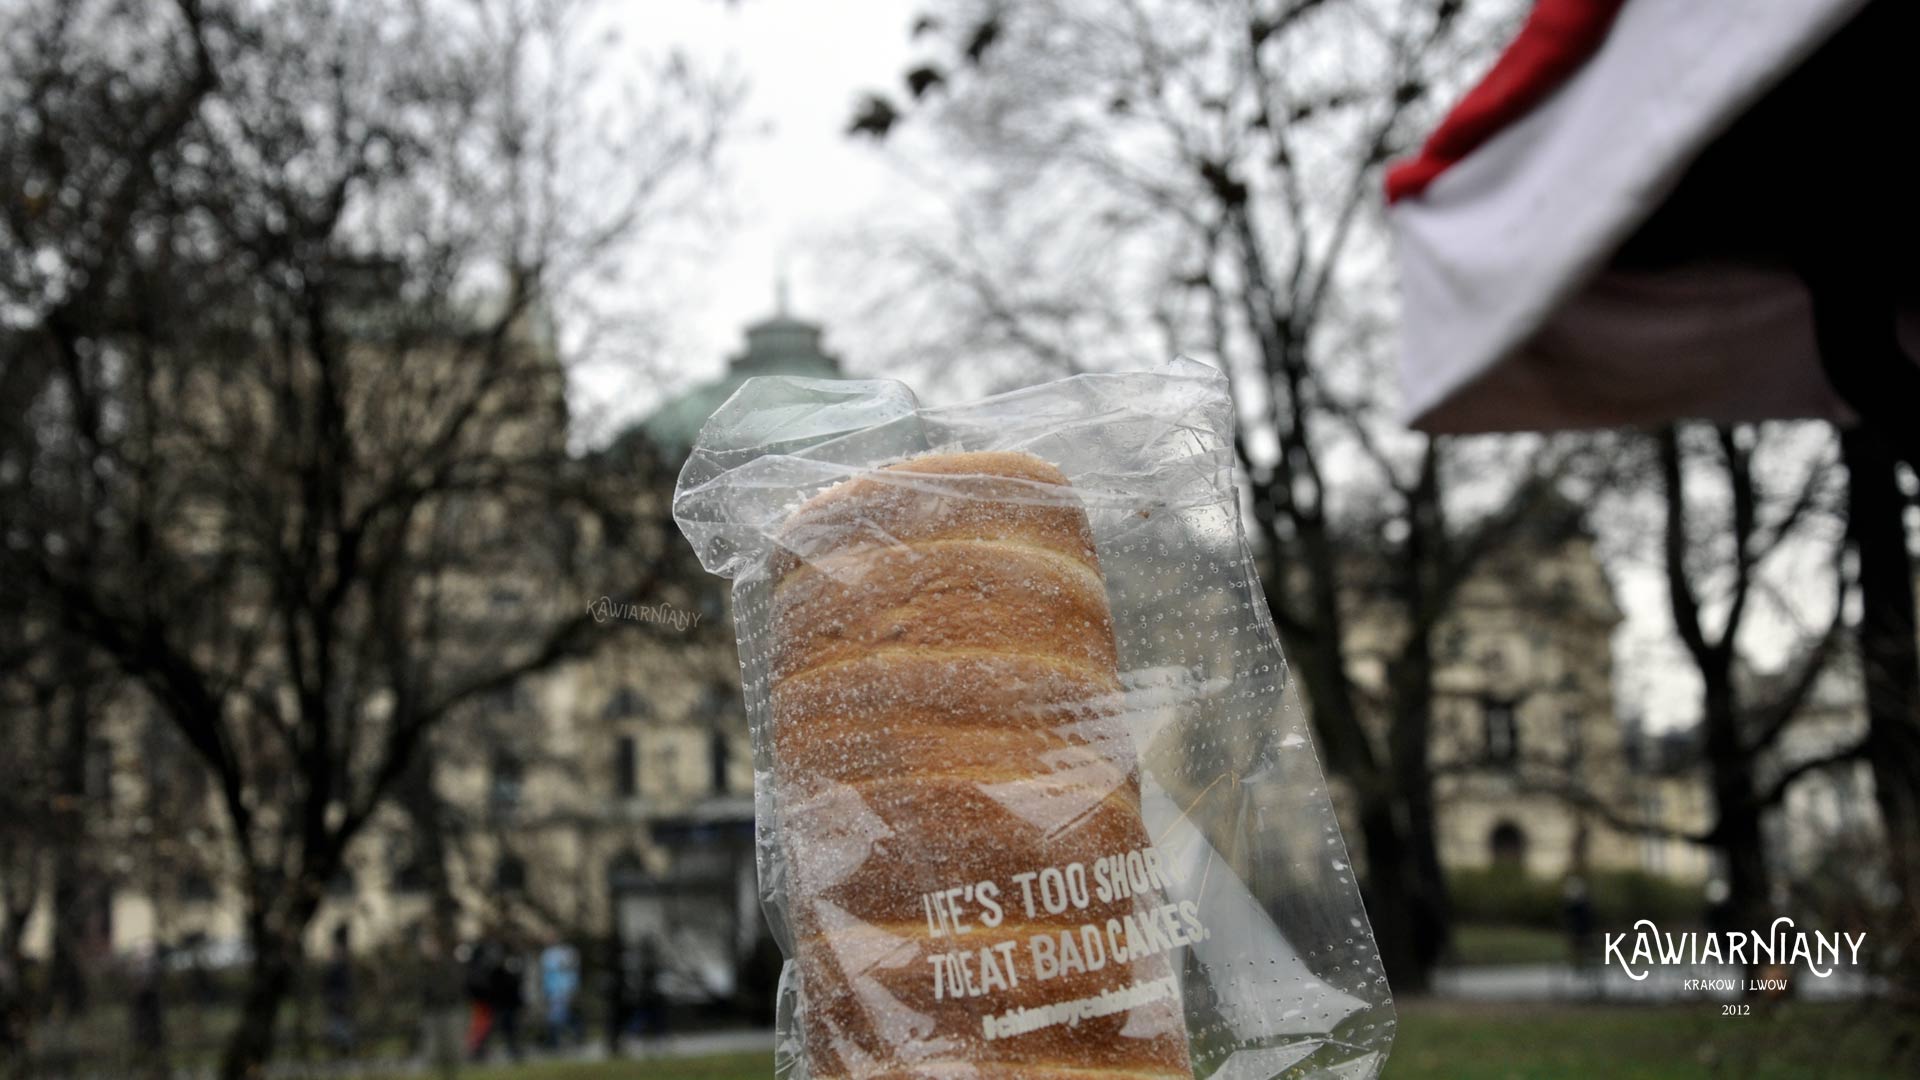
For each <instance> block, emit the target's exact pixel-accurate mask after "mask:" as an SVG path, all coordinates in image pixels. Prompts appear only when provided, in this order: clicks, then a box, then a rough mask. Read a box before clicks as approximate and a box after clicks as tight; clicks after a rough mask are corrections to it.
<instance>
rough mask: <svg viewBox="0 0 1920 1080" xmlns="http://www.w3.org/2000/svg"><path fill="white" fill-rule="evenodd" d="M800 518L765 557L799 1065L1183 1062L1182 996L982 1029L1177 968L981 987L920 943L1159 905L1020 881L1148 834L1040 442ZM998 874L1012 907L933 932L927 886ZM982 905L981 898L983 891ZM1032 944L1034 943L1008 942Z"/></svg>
mask: <svg viewBox="0 0 1920 1080" xmlns="http://www.w3.org/2000/svg"><path fill="white" fill-rule="evenodd" d="M883 471H886V472H896V473H910V474H916V475H923V476H926V477H928V478H929V479H928V480H927V481H926V482H925V483H920V482H914V481H909V482H904V483H903V482H898V481H895V480H892V479H890V478H885V477H863V478H860V479H856V480H853V481H850V482H848V483H845V484H842V485H840V486H838V487H835V488H833V489H831V490H829V491H827V492H826V493H824V494H822V495H820V496H819V497H817V498H815V499H814V500H812V501H811V502H809V503H807V504H806V505H804V506H802V507H801V508H800V509H799V510H798V511H796V512H795V513H794V515H793V516H792V518H790V519H789V521H788V522H787V524H786V526H785V527H784V529H783V531H782V535H781V547H780V550H779V553H778V554H777V555H776V556H775V557H774V559H773V560H772V562H771V564H770V568H769V569H770V573H771V574H772V580H773V604H772V607H773V612H772V625H773V632H774V637H773V648H772V665H771V666H772V725H771V727H772V738H773V749H774V785H775V796H776V799H777V802H778V804H779V807H780V813H781V818H782V829H783V836H782V845H783V848H784V850H785V854H786V863H787V869H788V874H789V875H790V876H789V881H788V882H787V886H786V889H787V895H788V900H789V917H790V919H791V920H792V927H793V932H794V940H795V947H796V948H795V951H796V957H797V961H798V966H799V969H800V981H801V994H802V1003H801V1007H802V1010H803V1013H802V1022H803V1028H804V1032H805V1038H806V1046H807V1052H808V1063H809V1066H810V1068H811V1070H812V1072H813V1075H815V1076H816V1077H821V1078H823V1080H824V1078H840V1077H846V1078H849V1080H851V1078H854V1077H859V1078H861V1080H881V1078H887V1080H935V1078H953V1080H959V1078H961V1077H965V1078H968V1080H1013V1078H1016V1077H1017V1078H1020V1080H1088V1078H1090V1077H1096V1076H1099V1077H1138V1078H1142V1080H1144V1078H1148V1077H1152V1078H1166V1080H1172V1078H1188V1077H1191V1075H1192V1073H1191V1069H1190V1067H1189V1065H1188V1055H1187V1039H1186V1030H1185V1022H1184V1018H1183V1017H1182V1015H1181V1009H1180V1005H1179V1002H1178V1001H1177V1000H1167V999H1162V1000H1159V1001H1155V1002H1153V1003H1150V1004H1147V1005H1142V1006H1139V1007H1137V1008H1134V1009H1132V1010H1130V1011H1127V1012H1120V1013H1116V1014H1114V1015H1111V1016H1106V1017H1088V1018H1084V1019H1082V1020H1080V1021H1079V1022H1077V1023H1074V1024H1071V1025H1069V1024H1054V1025H1049V1026H1044V1027H1038V1028H1036V1029H1034V1030H1032V1031H1029V1032H1025V1033H1023V1034H1019V1035H1012V1036H1008V1037H1004V1038H996V1039H988V1038H986V1037H985V1034H984V1027H983V1017H986V1016H992V1015H1001V1014H1004V1013H1005V1012H1006V1011H1007V1010H1010V1009H1017V1008H1023V1007H1024V1008H1034V1007H1040V1006H1045V1005H1049V1004H1054V1003H1058V1002H1063V1001H1070V1000H1078V999H1082V998H1088V997H1096V996H1098V995H1099V994H1101V993H1103V992H1118V991H1121V990H1125V989H1127V988H1129V987H1133V986H1136V985H1139V984H1142V983H1152V982H1154V981H1156V980H1160V979H1164V978H1166V977H1168V976H1169V975H1170V974H1171V972H1172V969H1171V967H1170V965H1169V964H1168V961H1167V957H1166V955H1165V954H1158V955H1153V956H1148V957H1145V958H1142V959H1137V960H1132V961H1124V962H1123V961H1121V960H1119V959H1117V958H1116V959H1115V960H1113V961H1112V962H1109V963H1106V964H1104V965H1103V966H1101V967H1100V968H1099V969H1098V970H1088V971H1075V972H1072V973H1067V974H1062V975H1060V976H1058V977H1057V978H1054V979H1049V980H1045V981H1042V980H1040V979H1038V978H1036V977H1034V975H1033V973H1032V972H1031V971H1029V970H1026V969H1025V968H1024V966H1023V968H1022V972H1023V975H1024V977H1023V978H1022V979H1021V980H1020V982H1019V984H1018V985H1017V986H1013V987H1007V988H998V989H995V990H994V991H993V992H991V993H989V994H984V995H981V996H977V997H973V998H966V997H964V996H963V997H961V998H958V999H956V998H953V997H950V996H941V997H937V996H936V994H935V990H934V979H933V978H932V975H931V972H932V968H933V961H932V958H933V957H934V956H936V955H938V954H945V953H946V952H948V951H949V950H952V949H954V948H955V947H956V945H958V946H960V947H961V948H962V949H963V950H968V949H970V950H975V951H976V952H977V950H979V949H980V948H983V947H993V946H994V945H996V944H999V943H1002V942H1004V943H1009V947H1011V948H1012V949H1013V950H1014V951H1015V952H1016V953H1017V952H1018V951H1019V950H1020V949H1022V948H1024V947H1025V946H1026V944H1027V943H1028V942H1030V941H1031V939H1032V938H1033V937H1034V935H1036V934H1059V933H1061V932H1074V931H1075V930H1076V928H1078V927H1080V926H1083V925H1087V924H1094V925H1104V924H1105V922H1106V920H1108V919H1109V918H1121V917H1123V916H1125V915H1127V914H1130V913H1135V912H1137V911H1139V910H1142V909H1143V908H1145V907H1151V906H1153V905H1154V904H1157V903H1160V902H1163V898H1160V897H1158V896H1157V895H1149V896H1145V897H1124V898H1123V897H1114V898H1111V899H1110V900H1109V901H1107V902H1105V903H1101V902H1098V901H1095V902H1093V903H1092V904H1091V905H1090V906H1089V907H1088V908H1085V909H1076V908H1072V907H1069V908H1068V909H1067V910H1066V911H1064V912H1061V913H1058V914H1049V913H1047V912H1046V911H1045V910H1044V908H1041V907H1036V909H1035V910H1034V911H1033V912H1031V913H1029V912H1028V911H1026V910H1025V907H1024V903H1023V901H1022V899H1021V897H1020V894H1019V892H1018V891H1017V890H1016V889H1015V888H1014V887H1013V885H1012V879H1013V877H1014V875H1016V874H1018V873H1021V872H1023V871H1036V870H1039V869H1042V868H1046V867H1061V866H1065V865H1067V864H1070V863H1074V862H1080V863H1083V864H1086V865H1088V866H1091V865H1092V864H1093V863H1094V861H1095V860H1097V859H1100V858H1102V857H1106V856H1112V855H1115V854H1119V853H1124V852H1127V851H1132V850H1135V849H1139V848H1143V847H1146V846H1147V845H1148V844H1149V843H1150V839H1149V838H1148V836H1147V834H1146V830H1145V827H1144V825H1143V824H1142V822H1141V818H1140V807H1139V800H1140V790H1139V779H1138V775H1137V772H1136V771H1135V770H1136V768H1137V766H1136V759H1135V756H1134V750H1133V747H1132V743H1131V740H1130V739H1129V737H1128V735H1127V732H1126V731H1125V729H1124V726H1123V725H1122V723H1121V721H1120V720H1119V718H1118V717H1117V715H1116V713H1117V709H1118V693H1119V689H1120V683H1119V678H1118V663H1117V657H1116V653H1115V648H1114V636H1113V622H1112V616H1111V612H1110V610H1109V607H1108V602H1107V595H1106V589H1105V586H1104V583H1103V580H1102V578H1101V575H1100V564H1099V559H1098V557H1097V556H1096V554H1095V552H1094V547H1093V538H1092V533H1091V530H1090V529H1089V527H1088V524H1087V519H1086V515H1085V512H1084V511H1083V510H1082V509H1081V508H1080V507H1079V506H1078V505H1077V504H1076V503H1074V502H1073V501H1072V499H1071V497H1070V496H1068V495H1066V494H1065V489H1066V488H1067V486H1068V485H1067V481H1066V478H1065V477H1064V476H1063V475H1062V474H1061V473H1060V472H1059V470H1057V469H1055V468H1054V467H1053V466H1051V465H1048V464H1047V463H1045V462H1043V461H1041V460H1040V459H1038V458H1035V457H1032V456H1030V455H1026V454H1013V453H983V454H938V455H930V456H926V457H921V458H916V459H913V460H910V461H906V462H903V463H901V464H899V465H896V466H893V467H892V468H891V469H889V470H883ZM982 881H993V882H995V883H997V884H998V886H999V887H1000V888H1002V889H1003V890H1008V891H1006V892H1003V893H1002V894H1001V895H1000V897H999V900H1000V902H1001V904H1002V905H1003V911H1004V917H1003V920H1002V921H1001V922H1000V925H998V926H987V925H983V924H980V923H974V924H972V925H971V926H970V932H969V933H967V934H964V935H954V934H952V933H950V932H939V931H936V930H935V928H934V927H933V925H931V923H930V921H929V912H928V910H927V908H926V905H925V896H926V894H928V893H931V892H935V891H938V890H942V889H947V888H952V887H955V886H959V885H967V884H973V883H977V882H982ZM975 914H976V916H977V915H978V914H979V912H978V909H976V911H975ZM1018 963H1019V964H1021V965H1025V964H1026V963H1027V959H1026V957H1025V956H1020V958H1019V960H1018Z"/></svg>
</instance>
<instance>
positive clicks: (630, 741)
mask: <svg viewBox="0 0 1920 1080" xmlns="http://www.w3.org/2000/svg"><path fill="white" fill-rule="evenodd" d="M613 790H614V792H615V793H616V794H618V795H619V796H620V797H621V798H623V799H631V798H633V797H634V796H635V795H638V794H640V740H639V739H636V738H634V737H633V736H631V735H622V736H620V738H619V740H618V741H617V742H616V743H615V744H614V748H613Z"/></svg>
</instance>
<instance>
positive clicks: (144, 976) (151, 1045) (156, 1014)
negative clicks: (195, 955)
mask: <svg viewBox="0 0 1920 1080" xmlns="http://www.w3.org/2000/svg"><path fill="white" fill-rule="evenodd" d="M166 959H167V957H166V950H165V948H164V947H163V946H160V945H158V944H156V945H154V946H153V947H152V948H151V949H149V950H148V951H147V952H146V954H145V955H143V956H142V957H141V958H140V960H139V968H138V970H137V971H136V972H135V983H134V990H133V1002H132V1005H131V1007H130V1008H129V1009H128V1015H129V1018H130V1019H131V1020H132V1022H133V1049H134V1052H135V1054H137V1055H138V1061H139V1062H140V1067H141V1068H142V1070H143V1071H144V1073H145V1074H146V1075H148V1076H154V1077H164V1076H166V1075H167V1065H166V1057H167V1031H166V1015H165V1013H166V1005H165V999H164V998H163V997H162V996H161V995H162V993H163V992H164V989H165V987H164V985H163V984H164V978H163V977H164V975H165V974H166Z"/></svg>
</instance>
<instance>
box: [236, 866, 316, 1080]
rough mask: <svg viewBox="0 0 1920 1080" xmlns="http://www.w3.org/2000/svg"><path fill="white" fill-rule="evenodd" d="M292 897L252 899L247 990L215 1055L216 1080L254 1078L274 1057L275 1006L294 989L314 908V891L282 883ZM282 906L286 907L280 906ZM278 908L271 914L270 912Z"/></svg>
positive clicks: (253, 1079) (259, 1074)
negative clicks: (218, 1054) (217, 1059)
mask: <svg viewBox="0 0 1920 1080" xmlns="http://www.w3.org/2000/svg"><path fill="white" fill-rule="evenodd" d="M285 888H286V889H288V890H289V891H290V894H291V895H292V897H293V899H291V900H286V899H283V898H281V897H266V898H262V899H258V900H256V901H254V903H255V912H254V914H252V915H251V916H250V917H249V918H248V932H247V938H248V943H249V944H250V945H251V946H252V947H253V962H252V963H251V964H250V965H248V968H247V988H246V993H245V995H244V996H243V997H242V998H241V1003H240V1017H239V1020H238V1022H237V1023H236V1025H235V1027H234V1029H233V1034H232V1035H230V1036H228V1038H227V1045H226V1049H225V1050H224V1051H222V1053H221V1057H220V1080H259V1077H261V1076H263V1075H264V1074H265V1072H266V1066H267V1062H268V1061H270V1060H272V1058H273V1050H274V1043H275V1038H276V1036H277V1035H278V1024H279V1019H280V1008H281V1006H282V1005H284V1004H285V1003H286V1000H287V997H288V995H289V994H290V993H291V992H292V990H293V981H294V978H295V976H297V975H298V974H299V971H300V962H301V959H302V956H303V953H304V951H305V943H304V942H303V940H302V936H303V935H304V934H305V932H306V929H307V924H308V923H309V922H311V921H312V919H313V913H314V911H315V910H317V909H318V906H319V901H318V897H319V895H320V893H321V890H320V889H319V888H302V887H301V883H299V882H292V881H289V882H286V883H285ZM282 905H285V906H284V907H282ZM276 907H280V908H281V909H280V910H278V911H276V910H275V908H276Z"/></svg>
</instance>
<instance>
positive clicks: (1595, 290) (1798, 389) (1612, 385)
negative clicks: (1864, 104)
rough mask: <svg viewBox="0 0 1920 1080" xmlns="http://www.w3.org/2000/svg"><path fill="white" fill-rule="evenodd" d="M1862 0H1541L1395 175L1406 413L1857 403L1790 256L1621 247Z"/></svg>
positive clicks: (1490, 427) (1553, 416)
mask: <svg viewBox="0 0 1920 1080" xmlns="http://www.w3.org/2000/svg"><path fill="white" fill-rule="evenodd" d="M1865 4H1866V0H1767V2H1766V3H1753V2H1749V0H1540V3H1539V4H1538V5H1537V6H1536V8H1535V10H1534V12H1533V15H1532V16H1531V18H1530V19H1529V20H1528V22H1527V24H1526V26H1525V27H1524V28H1523V30H1522V31H1521V33H1520V35H1519V37H1518V38H1517V39H1516V40H1515V41H1514V43H1513V45H1512V46H1511V47H1510V48H1509V49H1508V51H1507V52H1506V54H1505V55H1503V56H1502V58H1501V59H1500V61H1499V62H1498V63H1497V64H1496V65H1495V67H1494V68H1493V69H1492V71H1491V72H1490V73H1489V74H1488V76H1487V77H1486V79H1484V80H1483V81H1482V83H1481V84H1480V85H1479V86H1478V87H1476V88H1475V89H1474V91H1473V92H1472V93H1470V94H1469V95H1468V96H1467V98H1466V99H1465V100H1464V101H1463V102H1462V103H1461V105H1460V107H1459V108H1457V109H1456V110H1455V111H1454V112H1453V113H1452V114H1451V115H1450V116H1449V117H1448V118H1447V120H1446V122H1445V123H1444V124H1442V126H1441V127H1440V128H1439V129H1438V130H1437V131H1436V132H1435V133H1434V136H1433V138H1432V139H1430V140H1429V141H1428V143H1427V145H1426V147H1425V148H1423V150H1422V151H1421V153H1420V155H1419V156H1418V157H1416V158H1415V159H1413V160H1411V161H1409V162H1406V163H1404V164H1402V165H1400V166H1398V167H1396V168H1395V169H1394V170H1393V171H1392V172H1391V173H1390V174H1389V178H1388V198H1389V200H1390V202H1391V204H1392V205H1391V208H1390V211H1389V220H1390V221H1391V223H1392V226H1393V230H1394V234H1395V240H1396V243H1397V247H1398V253H1399V262H1400V276H1401V289H1402V294H1403V298H1404V307H1403V320H1404V322H1403V326H1404V329H1403V335H1402V337H1403V342H1404V344H1403V347H1402V348H1403V351H1402V356H1401V372H1402V379H1403V386H1404V389H1405V399H1404V401H1405V404H1404V408H1405V413H1406V417H1407V419H1408V421H1409V422H1410V423H1411V424H1413V426H1415V427H1418V428H1422V429H1425V430H1428V431H1433V432H1475V431H1515V430H1556V429H1573V428H1586V427H1603V426H1614V425H1622V424H1637V423H1649V422H1656V421H1661V420H1669V419H1675V418H1680V417H1702V418H1707V419H1719V420H1728V421H1738V420H1758V419H1764V418H1773V417H1822V418H1827V419H1835V420H1845V419H1848V418H1849V413H1848V411H1847V410H1846V408H1845V407H1844V405H1842V404H1841V402H1840V400H1839V399H1838V398H1837V397H1836V396H1835V394H1834V392H1833V390H1832V388H1831V387H1830V386H1829V385H1828V383H1827V380H1826V378H1825V377H1824V375H1823V374H1822V373H1821V368H1820V363H1819V357H1818V354H1817V352H1816V350H1815V347H1814V338H1813V329H1812V320H1811V315H1810V309H1809V305H1808V302H1807V297H1806V293H1805V290H1804V289H1803V288H1802V287H1801V286H1800V284H1799V282H1798V281H1797V280H1796V279H1795V278H1793V277H1792V276H1791V275H1789V274H1787V273H1786V272H1785V271H1773V270H1765V269H1761V268H1757V267H1744V268H1743V267H1735V266H1725V265H1717V266H1716V265H1689V266H1682V267H1679V268H1676V269H1674V270H1670V271H1661V272H1657V273H1654V272H1636V273H1633V274H1626V273H1621V272H1617V271H1610V270H1608V269H1607V261H1608V259H1609V257H1610V256H1611V255H1612V253H1613V252H1615V251H1616V250H1617V249H1618V248H1619V247H1620V244H1621V243H1622V241H1624V240H1625V239H1626V238H1627V237H1628V236H1629V235H1631V234H1632V233H1633V231H1634V230H1635V229H1636V228H1637V227H1638V226H1639V225H1640V224H1641V223H1642V222H1644V221H1645V220H1646V219H1647V217H1648V216H1649V215H1650V214H1651V213H1652V212H1653V211H1654V210H1655V208H1657V207H1658V206H1659V205H1660V203H1661V201H1662V199H1663V198H1664V197H1665V195H1666V194H1667V193H1668V192H1669V191H1670V190H1671V189H1672V188H1673V185H1674V184H1675V183H1677V182H1678V181H1679V179H1680V177H1681V176H1682V175H1683V174H1684V173H1685V171H1686V169H1687V167H1688V165H1689V164H1690V163H1691V162H1692V161H1693V160H1694V159H1695V158H1696V157H1698V155H1699V154H1700V152H1701V151H1702V149H1703V148H1705V147H1706V146H1707V145H1708V144H1709V143H1710V142H1711V141H1712V140H1713V139H1714V138H1715V137H1716V136H1717V135H1718V134H1719V133H1720V132H1722V131H1723V130H1725V129H1726V127H1727V126H1728V125H1729V124H1731V123H1732V122H1733V121H1734V120H1735V119H1736V118H1737V117H1739V116H1740V115H1741V114H1742V113H1743V112H1744V111H1745V110H1746V109H1748V108H1750V107H1751V106H1752V104H1753V103H1754V102H1755V101H1756V100H1757V99H1758V98H1759V97H1760V96H1761V95H1763V94H1764V93H1765V92H1766V91H1767V90H1768V89H1769V88H1771V87H1772V86H1774V85H1775V84H1776V83H1777V82H1778V81H1779V80H1780V79H1781V78H1782V77H1784V76H1785V75H1786V74H1787V73H1788V72H1790V71H1792V70H1793V69H1794V68H1795V66H1796V65H1798V64H1799V63H1800V62H1801V61H1802V60H1803V59H1804V58H1805V57H1806V56H1807V55H1808V54H1809V53H1811V52H1812V51H1813V50H1814V49H1816V48H1817V47H1818V46H1819V45H1820V44H1821V43H1822V42H1824V41H1825V40H1827V39H1828V38H1829V37H1830V36H1831V35H1832V34H1833V33H1834V32H1835V31H1836V30H1837V29H1839V28H1840V27H1841V26H1843V25H1845V23H1846V22H1847V20H1848V19H1850V18H1851V17H1853V16H1854V15H1855V14H1856V13H1858V12H1859V11H1860V10H1861V9H1862V8H1863V7H1864V6H1865Z"/></svg>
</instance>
